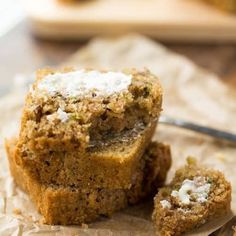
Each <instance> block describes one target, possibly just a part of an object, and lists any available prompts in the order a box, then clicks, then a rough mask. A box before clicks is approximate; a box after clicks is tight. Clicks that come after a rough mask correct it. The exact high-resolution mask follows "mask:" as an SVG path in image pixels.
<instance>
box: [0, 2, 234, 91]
mask: <svg viewBox="0 0 236 236" xmlns="http://www.w3.org/2000/svg"><path fill="white" fill-rule="evenodd" d="M129 33H138V34H142V35H146V36H147V37H149V38H151V39H153V40H154V41H155V42H161V43H162V44H163V45H165V46H166V47H167V48H169V49H171V50H173V51H175V52H177V53H180V54H183V55H185V56H187V57H188V58H190V59H191V60H192V61H194V62H195V63H196V64H197V65H200V66H202V67H204V68H206V69H208V70H210V71H212V72H214V73H216V74H217V75H218V76H219V77H220V78H221V79H222V80H223V81H225V83H227V84H229V85H230V86H235V85H236V44H235V43H236V0H219V1H217V0H205V1H204V0H202V1H201V0H127V1H118V0H80V1H79V0H78V1H76V0H74V1H73V0H71V1H67V0H33V1H32V0H21V1H20V0H8V1H4V0H0V62H1V63H0V75H1V77H0V95H3V94H6V93H7V92H8V91H9V87H10V86H11V84H12V82H13V79H14V76H15V75H16V74H25V73H32V71H34V70H35V69H38V68H42V67H44V66H56V65H58V64H60V63H63V61H64V60H66V59H67V58H68V57H69V56H70V55H72V54H73V53H74V52H76V50H77V49H79V48H81V47H83V46H84V45H86V44H87V43H88V42H89V41H90V40H91V39H93V38H94V37H98V36H112V37H117V36H118V35H124V34H129Z"/></svg>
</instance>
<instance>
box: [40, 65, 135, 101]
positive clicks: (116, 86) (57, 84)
mask: <svg viewBox="0 0 236 236" xmlns="http://www.w3.org/2000/svg"><path fill="white" fill-rule="evenodd" d="M131 80H132V76H131V75H126V74H124V73H121V72H99V71H94V70H93V71H86V70H77V71H73V72H67V73H55V74H52V75H47V76H45V77H44V78H43V79H42V80H41V81H40V82H39V84H38V86H37V88H38V90H40V91H46V92H47V93H49V94H50V95H52V96H53V95H55V94H57V93H59V94H61V95H62V96H64V97H76V96H84V95H88V94H91V93H93V94H94V93H95V94H96V95H98V96H99V95H102V96H109V95H112V94H114V93H120V92H123V91H127V90H128V87H129V85H130V84H131Z"/></svg>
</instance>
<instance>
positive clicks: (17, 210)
mask: <svg viewBox="0 0 236 236" xmlns="http://www.w3.org/2000/svg"><path fill="white" fill-rule="evenodd" d="M13 213H14V214H16V215H21V214H22V211H21V209H19V208H14V209H13Z"/></svg>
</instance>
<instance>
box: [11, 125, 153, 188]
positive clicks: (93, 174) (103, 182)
mask: <svg viewBox="0 0 236 236" xmlns="http://www.w3.org/2000/svg"><path fill="white" fill-rule="evenodd" d="M155 127H156V122H155V123H152V124H150V125H148V126H147V127H145V128H144V129H141V130H140V129H139V130H136V131H135V130H132V132H130V133H129V134H128V133H127V132H126V133H125V135H124V136H122V138H121V137H120V136H119V137H118V138H117V139H113V142H107V143H96V144H95V145H94V146H91V147H90V148H89V149H88V150H87V152H85V153H82V154H81V153H79V152H78V151H74V150H73V151H70V152H67V151H60V152H59V151H57V152H56V151H54V152H53V151H51V152H50V153H48V154H46V153H45V154H42V153H40V154H35V153H34V152H31V151H30V150H29V149H27V147H28V146H27V144H25V145H22V146H20V145H19V142H18V145H17V147H16V149H15V150H16V151H15V154H14V156H15V160H16V162H17V164H19V165H20V166H22V168H23V169H24V171H25V172H27V173H28V175H29V176H31V177H32V178H33V179H35V180H37V181H39V182H40V183H42V184H56V185H59V186H65V187H81V188H87V187H90V188H107V189H117V188H123V189H130V188H131V186H132V184H133V183H135V181H136V178H137V175H139V173H140V172H142V171H143V169H144V160H143V153H144V151H145V149H146V148H147V146H148V145H149V143H150V142H151V139H152V136H153V133H154V131H155Z"/></svg>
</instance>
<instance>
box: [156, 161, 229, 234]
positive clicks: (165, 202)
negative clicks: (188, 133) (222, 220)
mask: <svg viewBox="0 0 236 236" xmlns="http://www.w3.org/2000/svg"><path fill="white" fill-rule="evenodd" d="M230 204H231V185H230V183H229V182H228V181H226V179H225V177H224V175H223V174H222V173H221V172H219V171H216V170H212V169H207V168H205V167H200V166H197V165H196V163H195V162H194V161H191V160H190V161H189V163H188V165H186V166H185V167H183V168H181V169H179V170H178V171H176V174H175V177H174V179H173V180H172V182H171V183H170V185H169V186H167V187H164V188H161V189H160V191H159V193H158V194H157V195H156V196H155V198H154V212H153V215H152V218H153V221H154V224H155V226H156V228H157V235H161V236H171V235H181V234H182V233H184V232H187V231H189V230H192V229H194V228H196V227H198V226H200V225H202V224H204V223H206V222H207V221H209V220H211V219H213V218H216V217H219V216H222V215H224V214H227V213H228V212H229V211H230Z"/></svg>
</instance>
